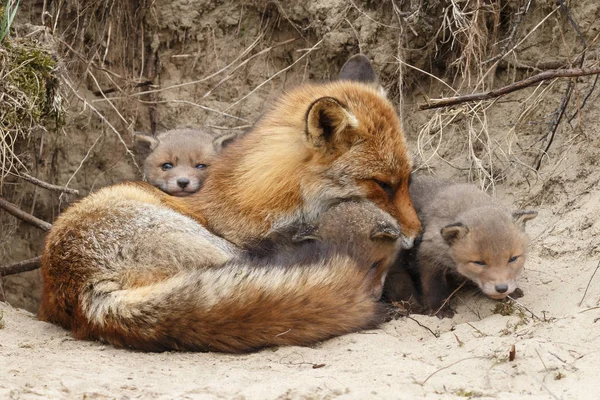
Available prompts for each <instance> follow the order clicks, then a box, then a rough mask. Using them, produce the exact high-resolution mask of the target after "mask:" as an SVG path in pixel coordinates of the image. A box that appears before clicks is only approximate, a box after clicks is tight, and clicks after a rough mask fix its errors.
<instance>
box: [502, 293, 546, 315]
mask: <svg viewBox="0 0 600 400" xmlns="http://www.w3.org/2000/svg"><path fill="white" fill-rule="evenodd" d="M506 297H507V298H509V299H510V300H512V301H513V302H514V303H515V304H516V305H517V306H518V307H521V308H522V309H523V310H525V311H527V312H528V313H529V314H531V317H532V318H533V319H537V320H538V321H542V319H541V318H540V317H538V316H537V315H535V314H534V313H533V311H531V310H530V309H529V308H527V307H525V306H524V305H523V303H521V302H520V301H518V300H517V299H515V298H514V297H510V296H506ZM542 312H543V311H542ZM544 317H545V315H544Z"/></svg>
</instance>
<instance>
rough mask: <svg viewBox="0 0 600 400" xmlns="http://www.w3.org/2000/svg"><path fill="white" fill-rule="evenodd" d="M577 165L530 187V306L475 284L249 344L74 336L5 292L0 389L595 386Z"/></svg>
mask: <svg viewBox="0 0 600 400" xmlns="http://www.w3.org/2000/svg"><path fill="white" fill-rule="evenodd" d="M573 174H577V171H573ZM578 176H580V179H577V180H574V179H569V177H568V176H567V177H565V178H564V181H562V182H561V185H560V188H561V193H562V195H561V196H558V198H559V200H558V201H554V200H553V201H552V202H553V204H547V203H548V202H549V201H548V200H547V199H545V197H544V196H547V195H549V194H550V193H552V194H553V196H554V197H553V199H555V198H556V197H557V195H556V191H553V190H549V189H548V187H547V186H544V187H540V189H539V191H538V192H537V193H535V192H532V193H530V194H529V195H528V197H527V199H526V202H527V201H528V202H530V203H532V202H533V203H536V202H537V203H540V204H539V205H540V207H539V209H540V215H539V217H538V218H537V219H536V220H534V221H532V222H531V223H530V225H529V226H528V230H529V232H530V235H531V237H532V245H531V251H530V257H529V260H528V262H527V265H526V271H525V273H524V275H523V277H522V279H521V283H522V284H521V287H522V288H523V290H524V291H525V297H523V298H522V299H520V301H521V303H522V304H523V305H524V306H525V307H526V308H527V310H525V309H519V308H518V307H517V308H515V309H514V310H513V312H512V314H511V315H508V316H503V315H499V314H494V312H493V310H494V308H495V306H496V305H497V304H498V303H497V302H494V301H492V300H489V299H486V298H483V297H481V295H478V294H475V293H472V292H465V293H461V294H459V296H458V298H456V299H455V303H454V304H455V305H457V308H458V312H459V313H458V314H457V316H456V317H455V318H453V319H452V320H448V319H446V320H443V321H440V320H438V319H437V318H435V317H427V316H414V319H399V320H394V321H391V322H389V323H386V324H384V325H383V326H382V327H381V329H378V330H373V331H368V332H361V333H356V334H351V335H346V336H343V337H339V338H335V339H332V340H329V341H327V342H324V343H321V344H319V345H316V346H314V347H282V348H275V349H267V350H263V351H261V352H259V353H256V354H250V355H241V356H240V355H224V354H210V353H209V354H194V353H162V354H144V353H138V352H132V351H127V350H119V349H115V348H113V347H111V346H106V345H103V344H100V343H91V342H81V341H76V340H73V339H72V338H71V337H70V335H69V333H68V332H66V331H64V330H62V329H60V328H58V327H55V326H53V325H50V324H47V323H44V322H40V321H38V320H36V318H35V316H34V315H32V314H30V313H28V312H26V311H23V310H19V309H15V308H11V307H10V306H8V305H7V304H6V303H0V313H1V315H2V316H3V319H2V323H3V325H4V328H3V329H0V377H1V378H0V398H13V399H30V398H36V399H37V398H43V397H51V398H86V399H88V398H92V399H104V398H119V399H121V398H122V399H127V398H159V399H160V398H206V399H213V398H215V399H217V398H235V399H332V398H340V399H350V398H386V399H388V398H389V399H412V398H430V399H437V398H439V399H446V398H476V397H477V398H484V399H485V398H501V399H586V398H590V399H592V398H598V397H597V396H598V394H597V390H598V385H599V382H600V367H599V366H600V321H599V320H600V273H599V274H597V275H596V277H595V279H593V280H590V278H591V277H592V274H593V273H594V270H595V269H596V267H597V265H598V260H599V259H600V257H599V253H600V249H599V247H598V243H599V238H600V220H599V219H598V217H597V216H598V215H599V214H600V188H598V179H599V177H600V173H599V172H593V173H590V174H588V175H587V177H583V178H581V174H578ZM506 190H508V188H506ZM500 195H501V196H505V197H508V196H509V195H508V194H506V193H504V194H503V193H500ZM517 200H519V201H523V199H521V198H515V201H517ZM544 203H546V204H544ZM588 283H589V288H588V291H587V293H586V294H585V298H584V300H583V302H582V304H581V306H579V303H580V301H581V299H582V298H583V297H584V292H585V289H586V286H588ZM532 313H533V314H534V315H532ZM436 336H439V337H436ZM513 345H514V346H515V349H516V358H515V359H514V361H509V360H508V357H509V351H510V348H511V346H513Z"/></svg>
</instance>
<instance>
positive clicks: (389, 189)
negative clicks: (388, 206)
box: [373, 179, 394, 199]
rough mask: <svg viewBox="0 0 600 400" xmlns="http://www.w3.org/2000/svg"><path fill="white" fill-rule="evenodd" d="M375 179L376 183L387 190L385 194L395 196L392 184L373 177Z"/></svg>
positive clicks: (390, 196)
mask: <svg viewBox="0 0 600 400" xmlns="http://www.w3.org/2000/svg"><path fill="white" fill-rule="evenodd" d="M373 181H375V183H376V184H377V185H379V187H380V188H381V189H382V190H383V191H384V192H385V194H387V195H388V197H389V198H390V199H391V198H393V197H394V188H392V185H390V184H389V183H386V182H382V181H380V180H379V179H373Z"/></svg>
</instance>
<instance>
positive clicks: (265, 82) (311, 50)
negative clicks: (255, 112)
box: [223, 39, 324, 112]
mask: <svg viewBox="0 0 600 400" xmlns="http://www.w3.org/2000/svg"><path fill="white" fill-rule="evenodd" d="M323 40H324V39H321V40H319V41H318V42H317V43H315V45H314V46H313V47H311V48H310V49H308V50H307V51H306V52H305V53H304V54H302V55H301V56H300V57H298V59H297V60H296V61H294V62H293V63H291V64H290V65H288V66H287V67H285V68H283V69H281V70H279V71H278V72H276V73H274V74H273V75H271V76H270V77H269V78H268V79H267V80H265V81H264V82H263V83H261V84H260V85H258V86H256V87H255V88H254V89H252V90H251V91H250V92H248V93H247V94H246V95H245V96H243V97H242V98H241V99H239V100H237V101H236V102H235V103H233V104H232V105H230V106H229V107H227V108H226V109H225V110H223V112H225V111H228V110H230V109H231V108H233V107H235V106H236V105H238V104H239V103H240V102H241V101H243V100H245V99H247V98H248V97H249V96H251V95H252V94H253V93H254V92H256V91H257V90H258V89H260V88H261V87H263V86H264V85H266V84H267V83H269V82H270V81H272V80H273V79H275V78H276V77H278V76H279V75H281V74H283V73H284V72H286V71H288V70H289V69H290V68H292V67H293V66H294V65H296V64H297V63H299V62H300V60H302V59H303V58H304V57H306V56H308V55H309V54H310V53H312V52H313V51H314V50H315V49H317V48H318V47H319V46H320V45H321V43H323Z"/></svg>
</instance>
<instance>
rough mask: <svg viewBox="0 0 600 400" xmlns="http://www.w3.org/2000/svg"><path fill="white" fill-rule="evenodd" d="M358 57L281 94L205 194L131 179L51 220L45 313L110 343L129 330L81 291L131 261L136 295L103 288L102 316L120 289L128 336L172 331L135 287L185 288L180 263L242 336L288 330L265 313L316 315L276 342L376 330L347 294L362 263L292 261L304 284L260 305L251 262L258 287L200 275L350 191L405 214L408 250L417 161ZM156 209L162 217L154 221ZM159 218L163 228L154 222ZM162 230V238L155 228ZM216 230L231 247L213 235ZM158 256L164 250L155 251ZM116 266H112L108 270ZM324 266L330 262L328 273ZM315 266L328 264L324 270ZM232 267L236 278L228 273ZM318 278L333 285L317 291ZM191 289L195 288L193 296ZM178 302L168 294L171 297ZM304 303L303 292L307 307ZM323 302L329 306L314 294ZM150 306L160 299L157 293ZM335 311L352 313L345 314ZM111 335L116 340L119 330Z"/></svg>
mask: <svg viewBox="0 0 600 400" xmlns="http://www.w3.org/2000/svg"><path fill="white" fill-rule="evenodd" d="M351 61H352V63H351V65H350V67H347V68H345V69H343V70H342V72H344V71H345V72H344V73H342V74H340V78H341V79H342V80H340V81H337V82H331V83H326V84H321V85H314V84H307V85H303V86H300V87H298V88H297V89H295V90H292V91H291V92H289V93H287V94H285V95H284V96H282V98H280V99H279V101H277V102H276V104H275V105H274V107H273V108H272V109H271V110H270V111H268V112H267V113H266V114H265V116H264V117H263V118H262V119H261V120H260V121H259V122H258V123H257V124H256V125H255V126H254V127H253V128H252V129H251V130H250V131H249V132H247V133H246V134H245V135H244V136H243V137H241V138H240V139H238V140H236V141H234V142H233V143H232V144H231V145H229V146H227V147H226V148H225V149H224V150H223V152H222V154H221V156H219V157H218V158H217V160H215V162H214V163H213V165H212V166H211V171H210V173H209V174H208V177H207V178H206V181H205V183H204V186H203V188H202V190H201V191H200V192H197V193H194V194H191V195H189V196H186V197H175V196H169V195H167V194H166V193H164V192H162V191H160V190H158V189H157V188H155V187H153V186H151V185H148V184H145V183H141V182H138V183H125V184H120V185H115V186H112V187H108V188H105V189H103V190H102V191H99V192H98V193H95V194H92V195H90V196H89V197H88V198H87V199H85V200H84V201H82V202H80V203H77V204H74V205H73V206H71V207H70V208H69V209H68V210H66V211H65V212H64V213H63V215H62V216H61V217H59V219H58V220H57V223H56V224H55V225H54V227H53V228H52V230H51V232H50V234H49V236H48V239H47V241H46V245H45V249H44V254H43V258H42V273H43V276H44V291H43V295H42V305H41V310H40V316H41V318H42V319H44V320H47V321H51V322H55V323H58V324H60V325H62V326H65V327H67V328H71V329H73V331H74V333H75V335H76V336H77V337H88V336H89V337H108V336H109V335H112V334H113V333H114V335H113V338H119V337H122V335H123V332H124V331H119V330H118V329H120V328H119V327H118V326H117V325H118V324H117V322H118V321H117V320H114V319H113V320H110V321H112V322H109V323H106V324H100V325H99V324H95V323H93V322H92V320H90V319H88V318H87V317H85V316H84V314H82V313H84V311H83V309H82V304H81V303H80V301H81V299H82V297H83V295H84V292H85V293H87V292H86V290H87V289H86V288H88V287H89V286H90V284H92V283H93V282H94V281H93V280H94V279H96V278H97V279H100V280H103V279H106V278H105V272H103V269H105V268H106V269H109V270H111V271H112V270H114V269H118V270H124V271H125V272H121V274H125V275H130V276H131V277H130V278H128V279H131V282H134V283H135V284H136V285H137V284H138V283H139V285H140V286H143V289H140V291H136V292H126V293H124V292H119V291H118V289H115V290H116V291H117V292H115V293H112V292H111V293H112V294H107V295H106V296H105V297H102V296H103V295H102V296H100V297H102V298H106V299H107V302H106V303H103V304H105V305H104V307H108V308H107V309H104V311H106V310H108V311H106V312H107V313H109V314H111V313H112V312H113V311H112V310H113V309H112V308H111V307H112V306H110V304H112V303H111V302H110V301H108V300H110V299H112V298H114V297H115V296H118V295H120V294H125V295H126V296H127V297H126V298H120V297H119V302H118V305H119V307H122V308H121V309H120V310H121V312H122V314H121V315H124V314H126V313H127V312H128V310H129V311H130V312H131V313H133V314H132V315H133V317H132V318H134V319H136V318H137V320H138V321H139V322H140V324H139V325H130V326H129V328H127V329H129V330H127V332H129V334H130V335H138V333H137V332H135V331H134V330H135V329H140V331H141V330H143V329H146V330H152V329H160V330H162V329H174V327H173V324H174V322H173V323H171V321H169V322H168V323H167V322H165V323H162V322H161V324H160V325H157V324H154V323H153V321H154V320H153V319H143V318H142V316H138V314H135V313H136V312H137V309H136V308H134V307H133V305H134V304H136V303H135V301H137V300H136V299H139V297H137V296H138V295H139V294H140V293H148V294H149V295H150V294H152V293H164V292H163V290H167V289H165V286H164V285H167V286H166V287H167V288H170V287H179V288H182V287H181V286H178V285H180V281H178V280H175V281H173V279H175V278H172V271H173V270H174V271H179V270H180V269H181V268H183V266H188V265H189V266H190V267H189V268H193V270H194V273H195V274H199V278H198V279H201V281H202V284H200V285H199V284H194V285H192V286H193V288H194V289H195V290H196V291H198V293H199V294H198V295H201V294H202V293H203V292H205V293H207V296H209V299H213V300H215V301H217V300H218V301H217V303H215V302H213V301H212V300H211V301H210V302H209V303H208V304H211V305H214V306H211V307H214V308H213V309H214V310H217V309H219V310H224V311H225V310H226V311H227V312H229V313H232V315H238V316H239V317H240V318H241V319H240V320H239V322H236V321H235V320H228V321H229V325H227V328H228V329H229V328H231V327H235V326H237V327H239V329H240V330H244V332H245V333H247V329H248V328H252V329H258V328H259V327H261V326H262V328H261V329H264V330H268V329H271V332H272V331H277V332H278V333H281V331H279V330H277V329H273V327H272V326H271V325H270V324H271V323H274V322H273V320H272V319H271V318H270V317H269V316H271V315H279V316H281V315H286V314H290V315H296V316H299V315H300V316H305V317H306V318H307V321H308V320H309V319H310V318H314V319H312V320H310V323H309V324H308V325H310V326H307V327H306V328H305V329H300V328H294V331H293V332H294V333H293V334H285V335H282V336H281V339H273V338H272V337H270V338H269V340H272V341H273V343H274V344H277V343H284V342H285V343H310V342H314V341H317V340H322V339H324V338H328V337H331V336H333V335H338V334H341V333H344V332H349V331H352V330H356V329H360V328H362V327H364V326H367V325H369V324H367V323H366V320H365V317H364V316H365V313H364V312H363V311H359V310H358V309H356V308H355V307H354V306H353V303H352V302H353V301H355V300H353V299H357V297H356V296H358V297H360V296H361V294H360V293H364V287H365V285H366V284H367V283H366V282H365V281H364V279H363V280H360V279H358V278H359V277H362V278H364V276H363V275H362V274H361V275H360V276H359V275H356V274H355V273H354V272H352V271H356V270H357V268H356V261H354V259H352V260H351V261H343V262H342V261H339V262H338V261H335V260H333V261H332V260H328V259H323V260H319V261H318V262H316V261H315V262H313V263H312V264H310V265H311V267H310V268H309V269H302V268H300V269H298V268H291V269H290V270H291V271H296V272H295V273H297V274H299V275H297V278H299V279H300V278H301V279H300V280H295V278H294V279H284V280H283V281H281V280H277V279H271V280H270V281H269V282H271V283H270V284H269V286H268V287H269V288H270V289H269V290H271V291H270V292H269V293H279V292H280V293H281V294H280V297H276V298H277V299H279V302H271V301H269V302H266V301H265V298H264V296H263V297H260V295H257V293H262V292H261V291H260V290H258V289H256V288H258V287H260V285H262V283H260V282H263V278H260V276H263V275H264V274H270V273H268V272H267V271H268V269H259V270H257V269H256V268H254V267H253V268H249V269H247V270H246V269H244V270H243V271H247V272H248V274H249V277H248V282H254V280H257V281H256V282H259V283H252V284H250V283H249V284H248V285H244V284H237V283H235V282H234V281H233V280H232V279H229V278H219V277H218V276H217V275H206V274H214V272H206V273H204V272H198V271H200V270H201V268H202V267H203V265H207V266H214V265H219V262H220V261H223V262H224V261H225V260H227V259H231V254H232V253H235V251H234V250H235V249H236V247H235V246H237V247H238V248H241V249H251V248H253V247H254V246H256V245H257V243H260V242H261V241H262V240H264V239H265V238H268V237H269V235H272V234H273V233H274V232H281V231H285V230H286V229H287V228H289V227H295V226H303V225H311V224H317V225H318V222H319V219H320V218H321V214H322V213H323V212H324V211H326V210H327V209H329V208H330V207H331V206H332V205H334V204H336V203H339V202H340V201H345V200H370V201H371V202H373V203H374V204H375V205H376V206H377V207H378V208H379V209H380V210H382V211H384V212H386V213H388V214H389V215H391V217H392V218H394V219H395V220H397V221H398V223H399V229H400V241H401V243H402V246H403V247H410V246H411V245H412V242H413V240H414V237H415V236H416V235H417V234H418V232H419V231H420V227H421V225H420V222H419V219H418V218H417V215H416V212H415V210H414V208H413V206H412V204H411V201H410V197H409V193H408V183H409V179H410V172H411V160H410V158H409V157H408V155H407V150H406V145H405V141H404V137H403V135H402V132H401V131H400V122H399V120H398V117H397V115H396V113H395V111H394V108H393V107H392V105H391V104H390V103H389V101H388V100H387V99H386V98H385V97H382V96H381V94H380V92H379V91H378V89H377V85H375V84H374V82H372V81H368V82H358V81H352V80H347V79H345V76H346V74H347V75H348V76H374V75H375V74H374V72H372V73H368V74H358V75H357V74H355V73H351V72H352V71H353V70H354V69H356V68H361V69H365V70H372V66H371V64H370V62H369V61H368V59H367V58H366V57H364V56H362V55H357V56H354V57H353V58H351ZM150 215H156V218H151V217H150ZM185 217H189V218H191V219H193V220H195V221H196V222H198V223H199V224H201V225H203V226H204V227H205V228H207V229H208V231H210V233H209V232H208V231H202V230H198V229H199V228H196V227H193V226H192V225H189V224H191V223H192V222H191V221H190V222H186V223H184V222H183V220H186V221H188V219H186V218H185ZM178 224H181V229H182V230H183V232H181V231H179V230H177V229H175V230H174V232H173V233H172V234H170V233H169V230H170V229H173V228H174V226H175V225H178ZM161 226H162V227H164V228H165V230H161V229H159V227H161ZM155 229H156V230H158V231H160V232H162V235H157V236H155V235H154V233H153V232H154V230H155ZM212 234H216V235H218V236H219V237H221V238H223V239H225V240H226V241H228V242H229V243H227V242H225V241H220V240H221V239H220V238H214V237H212ZM115 238H118V240H117V239H115ZM161 238H162V241H161ZM194 238H196V239H194ZM108 239H110V240H108ZM113 239H114V240H113ZM217 239H219V240H217ZM111 240H112V241H111ZM146 243H148V245H147V244H146ZM190 243H193V245H191V244H190ZM231 244H233V245H235V246H231ZM147 246H151V247H152V249H150V248H148V247H147ZM167 248H168V250H166V249H167ZM232 248H233V249H232ZM163 251H164V252H165V254H166V256H165V257H164V258H163V257H162V256H160V254H162V252H163ZM146 253H148V258H144V260H146V261H144V262H143V263H141V264H138V263H137V261H136V260H138V259H141V257H146V256H143V255H144V254H146ZM290 257H291V256H290ZM190 258H191V259H192V260H191V261H189V260H190ZM196 258H197V259H196ZM291 258H292V259H293V257H291ZM155 259H156V262H154V261H153V260H155ZM134 261H135V262H134ZM114 263H117V265H118V267H117V266H113V264H114ZM169 265H171V266H169ZM323 265H325V266H326V267H324V268H320V266H321V267H322V266H323ZM360 265H362V263H361V264H360ZM228 268H231V267H228ZM163 271H166V272H163ZM224 271H229V270H228V269H225V270H224ZM243 271H242V272H243ZM254 271H258V272H254ZM306 271H315V272H314V274H313V272H306ZM316 271H321V272H319V274H316ZM341 271H346V272H344V273H342V272H341ZM280 273H281V272H280ZM290 273H291V272H290ZM254 274H256V277H254ZM274 274H275V275H276V276H277V275H278V273H274ZM315 274H316V275H315ZM353 274H354V275H353ZM225 275H226V276H231V275H235V274H234V273H233V272H227V273H226V274H225ZM313 275H314V276H316V278H315V279H316V280H317V281H314V282H315V283H314V284H313V283H311V284H310V285H308V286H306V285H305V283H307V282H308V283H310V282H313V281H312V278H310V279H309V277H312V276H313ZM269 276H271V275H269ZM161 277H169V278H168V279H169V280H168V282H166V283H165V282H162V281H161V282H160V283H157V282H156V281H155V279H160V278H161ZM326 278H327V279H326ZM108 282H109V283H110V282H111V281H108ZM185 282H189V281H188V280H186V281H185ZM319 282H320V283H319ZM229 283H231V285H232V286H231V287H232V289H231V290H233V291H235V292H237V296H236V297H235V301H233V300H230V299H227V298H222V297H219V296H218V293H219V292H227V293H230V291H229V290H225V289H224V288H223V286H222V285H225V286H227V285H228V284H229ZM325 283H327V284H326V285H325ZM321 284H323V285H325V286H319V285H321ZM110 285H113V284H112V283H110ZM240 285H241V286H240ZM110 287H113V288H118V287H119V286H114V285H113V286H110ZM182 290H183V288H182ZM261 290H262V289H261ZM215 291H216V292H215ZM189 292H191V289H189V290H187V292H186V293H189ZM213 292H215V293H216V294H214V295H213V294H212V293H213ZM294 293H295V294H294ZM350 293H352V296H350ZM252 296H259V298H254V297H252ZM269 296H275V295H274V294H273V295H269ZM286 296H291V297H290V298H291V299H296V300H293V301H292V300H290V301H291V302H290V303H287V302H285V301H283V299H284V298H285V297H286ZM297 296H300V297H297ZM347 296H350V297H347ZM174 297H176V296H175V295H174V294H173V293H172V294H171V295H169V296H168V297H167V298H174ZM86 298H87V297H86ZM246 298H247V299H248V300H246ZM268 298H271V297H268ZM299 298H303V299H307V300H306V302H307V303H306V304H305V303H304V302H303V301H301V300H298V299H299ZM323 298H326V299H327V301H326V302H321V301H320V300H319V301H317V300H318V299H323ZM160 299H162V300H165V298H162V297H161V298H160ZM182 299H183V297H182ZM260 299H262V303H261V302H260V301H259V300H260ZM311 299H314V300H311ZM361 299H364V296H363V298H361ZM361 299H359V300H360V301H362V300H361ZM121 300H123V301H121ZM188 300H189V301H190V303H189V304H187V303H183V304H174V303H172V302H166V303H161V304H160V309H161V310H164V312H168V310H169V309H170V308H169V307H171V308H173V309H174V310H175V308H177V307H179V309H180V310H185V311H189V310H190V309H193V308H194V307H196V306H197V305H198V301H196V300H193V299H192V298H190V297H186V298H185V299H183V300H182V301H188ZM192 300H193V301H192ZM250 300H252V301H253V302H255V303H252V304H253V307H257V305H258V304H262V307H264V309H262V311H261V312H258V311H256V314H255V315H256V319H253V321H254V322H253V324H247V323H245V322H244V321H247V319H244V318H242V316H243V315H246V314H245V312H246V311H247V310H248V307H247V306H248V304H247V303H248V301H250ZM357 301H358V300H357ZM348 302H350V303H348ZM152 304H153V305H156V303H155V302H153V303H152ZM361 304H362V303H361ZM363 305H364V307H367V308H369V307H371V308H369V309H372V308H373V307H375V306H374V305H371V306H369V303H368V302H365V303H364V304H363ZM130 306H131V308H128V307H130ZM157 307H158V305H157ZM236 307H237V308H236ZM234 310H238V311H234ZM253 310H256V309H255V308H253ZM174 312H175V311H174ZM240 313H241V314H242V315H239V314H240ZM333 314H339V315H338V316H337V317H336V318H335V319H333V320H334V321H337V322H335V323H334V324H331V323H330V322H329V321H330V320H329V319H328V318H329V317H328V318H322V316H323V315H328V316H331V315H333ZM202 315H206V316H207V318H208V319H207V320H204V321H203V323H204V324H206V325H207V326H209V327H210V326H220V325H219V323H220V321H221V320H222V318H223V316H222V315H221V314H219V313H210V314H202ZM369 315H372V314H369ZM182 318H183V317H182ZM213 318H214V320H213ZM340 319H344V320H346V321H347V322H345V323H342V322H341V321H340ZM103 321H108V320H107V319H103ZM177 323H178V324H182V325H181V326H180V327H178V328H177V331H176V333H175V334H176V335H181V337H179V339H177V338H174V339H173V340H176V339H177V340H182V341H185V340H186V339H185V338H186V337H187V336H186V335H193V332H188V331H187V329H186V327H187V326H188V325H187V323H186V321H185V319H184V318H183V319H178V320H177ZM144 324H147V326H146V325H144ZM236 324H237V325H236ZM142 328H143V329H142ZM132 329H133V330H132ZM92 330H93V332H94V334H93V335H92V334H91V333H90V332H92ZM111 332H112V333H111ZM186 332H187V333H186ZM140 334H141V333H140ZM284 337H287V339H284ZM222 340H223V342H222V343H220V344H219V345H218V346H217V345H216V344H215V345H214V347H211V349H215V348H221V349H223V350H224V351H229V350H227V349H234V348H235V347H236V343H237V341H238V339H235V340H234V339H233V338H227V337H224V338H223V339H222ZM286 340H288V342H286ZM113 342H115V343H117V342H118V340H117V339H113ZM132 345H133V344H132ZM140 348H146V347H143V346H142V347H140ZM177 348H180V347H177ZM185 348H190V349H191V348H192V347H185ZM232 351H233V350H232ZM240 351H241V350H240Z"/></svg>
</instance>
